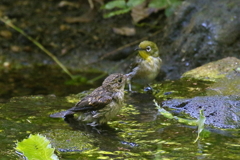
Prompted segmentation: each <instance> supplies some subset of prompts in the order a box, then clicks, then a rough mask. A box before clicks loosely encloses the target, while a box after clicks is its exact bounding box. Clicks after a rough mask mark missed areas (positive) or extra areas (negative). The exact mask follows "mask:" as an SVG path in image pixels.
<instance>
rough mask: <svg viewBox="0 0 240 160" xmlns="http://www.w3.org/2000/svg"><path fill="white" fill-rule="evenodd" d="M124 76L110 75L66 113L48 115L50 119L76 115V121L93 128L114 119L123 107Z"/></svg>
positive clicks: (119, 74)
mask: <svg viewBox="0 0 240 160" xmlns="http://www.w3.org/2000/svg"><path fill="white" fill-rule="evenodd" d="M125 83H126V75H124V74H122V73H114V74H110V75H109V76H108V77H107V78H106V79H105V80H104V81H103V83H102V85H101V86H100V87H98V88H96V89H95V90H93V91H92V92H91V93H90V94H89V95H87V96H85V97H84V98H82V99H81V100H80V101H79V102H78V103H76V105H75V106H74V107H72V108H70V109H68V110H66V111H62V112H58V113H54V114H52V115H50V117H52V118H67V117H74V114H75V115H77V116H75V117H76V120H77V121H81V122H84V123H86V124H87V125H89V126H92V127H95V126H98V125H101V124H104V123H107V122H108V121H109V120H111V119H112V118H114V117H115V116H116V115H117V114H118V113H119V111H120V109H121V108H122V106H123V105H124V87H125Z"/></svg>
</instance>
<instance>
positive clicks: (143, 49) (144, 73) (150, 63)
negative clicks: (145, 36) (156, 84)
mask: <svg viewBox="0 0 240 160" xmlns="http://www.w3.org/2000/svg"><path fill="white" fill-rule="evenodd" d="M136 50H138V55H137V57H136V64H135V66H134V67H133V68H132V70H131V72H129V73H128V74H126V76H127V83H128V84H129V91H132V89H131V81H133V82H137V83H140V84H144V85H148V84H149V83H151V82H152V81H153V80H154V79H155V78H156V77H157V75H158V73H159V71H160V68H161V65H162V59H161V58H160V57H159V50H158V47H157V45H156V44H155V43H154V42H151V41H147V40H146V41H142V42H141V43H140V44H139V46H138V48H137V49H136Z"/></svg>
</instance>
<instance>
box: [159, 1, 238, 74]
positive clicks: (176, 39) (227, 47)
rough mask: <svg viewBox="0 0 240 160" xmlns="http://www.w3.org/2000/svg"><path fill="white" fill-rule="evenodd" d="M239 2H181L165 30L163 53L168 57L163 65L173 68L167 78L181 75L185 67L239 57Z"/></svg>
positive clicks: (187, 68) (189, 67)
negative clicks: (228, 57)
mask: <svg viewBox="0 0 240 160" xmlns="http://www.w3.org/2000/svg"><path fill="white" fill-rule="evenodd" d="M239 5H240V1H234V0H226V1H221V0H212V1H207V0H187V1H184V2H183V3H182V5H181V6H180V7H179V8H178V9H177V10H176V11H175V13H174V15H172V16H171V17H170V18H168V25H167V27H165V32H164V33H165V36H164V38H165V44H163V47H162V53H167V54H168V56H169V57H171V58H169V59H168V64H166V66H172V68H174V70H171V71H170V72H171V74H169V75H168V77H172V76H173V77H174V76H175V77H180V75H181V74H182V73H183V72H185V71H186V70H190V69H192V68H195V67H198V66H200V65H202V64H204V63H207V62H211V61H214V60H218V59H221V58H224V57H226V56H234V57H239V51H240V50H239V38H238V37H239V35H240V18H239V16H238V15H239V14H240V9H239V7H238V6H239ZM165 61H166V60H165ZM177 66H180V67H177ZM175 67H176V68H175ZM166 68H167V67H166Z"/></svg>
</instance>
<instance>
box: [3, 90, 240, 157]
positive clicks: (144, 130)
mask: <svg viewBox="0 0 240 160" xmlns="http://www.w3.org/2000/svg"><path fill="white" fill-rule="evenodd" d="M84 94H86V93H84ZM81 96H82V94H79V95H75V96H68V97H65V98H61V97H54V96H30V97H20V98H13V99H11V101H10V102H9V103H5V104H1V108H0V117H1V129H0V131H1V132H0V136H1V139H0V150H1V152H0V156H1V159H19V157H18V155H17V154H16V153H15V150H14V147H15V143H16V141H22V139H24V138H27V137H28V136H29V134H35V133H40V134H42V135H44V136H46V137H47V138H48V139H49V140H50V141H51V143H52V145H53V146H54V147H55V148H56V149H57V150H58V152H57V155H58V156H59V158H60V159H66V160H67V159H83V158H84V159H109V158H113V159H239V158H240V153H239V149H240V138H239V137H240V134H239V132H238V130H232V131H230V130H219V129H215V130H213V129H211V128H208V127H207V129H208V130H209V131H210V132H209V133H208V135H207V136H205V138H202V139H201V140H199V141H198V142H197V143H193V141H194V140H195V139H196V137H197V128H196V127H195V126H188V125H184V124H180V123H178V122H176V121H175V120H169V119H166V118H164V117H163V116H161V115H160V114H159V113H158V111H157V110H156V109H155V106H154V104H153V102H152V99H153V98H154V97H153V96H152V95H150V94H146V93H143V94H140V93H139V94H127V95H126V105H125V106H124V107H123V109H122V111H121V113H120V114H119V116H117V117H116V119H115V120H113V121H111V122H109V123H108V126H105V127H102V128H100V129H101V134H99V133H97V132H96V131H95V130H92V129H89V128H88V130H87V129H86V128H85V129H83V128H82V127H79V126H80V125H79V124H78V123H77V122H75V121H71V123H69V124H68V123H66V122H65V121H64V120H63V119H53V118H50V117H49V115H50V114H51V113H54V112H58V111H60V110H63V109H68V108H70V107H71V106H73V105H74V103H75V102H77V101H78V99H79V97H81Z"/></svg>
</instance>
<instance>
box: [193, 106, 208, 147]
mask: <svg viewBox="0 0 240 160" xmlns="http://www.w3.org/2000/svg"><path fill="white" fill-rule="evenodd" d="M199 112H200V113H199V119H198V121H197V123H198V136H197V138H196V140H195V141H194V143H196V142H197V140H198V139H199V137H200V133H201V132H202V131H203V129H204V123H205V121H206V117H205V116H204V114H203V110H202V109H201V110H200V111H199Z"/></svg>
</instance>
